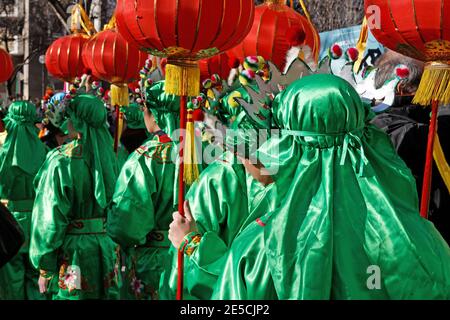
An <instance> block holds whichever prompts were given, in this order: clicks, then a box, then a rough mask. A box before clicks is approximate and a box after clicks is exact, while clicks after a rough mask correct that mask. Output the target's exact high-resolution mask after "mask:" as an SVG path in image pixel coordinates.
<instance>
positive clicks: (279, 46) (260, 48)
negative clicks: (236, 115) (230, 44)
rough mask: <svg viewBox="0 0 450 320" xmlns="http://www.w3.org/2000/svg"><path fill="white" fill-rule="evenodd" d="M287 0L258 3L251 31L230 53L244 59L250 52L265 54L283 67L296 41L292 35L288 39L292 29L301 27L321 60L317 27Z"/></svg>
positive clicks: (278, 65) (266, 58)
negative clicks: (288, 3) (286, 3)
mask: <svg viewBox="0 0 450 320" xmlns="http://www.w3.org/2000/svg"><path fill="white" fill-rule="evenodd" d="M285 2H286V1H283V0H266V2H265V3H263V4H261V5H259V6H257V7H256V10H255V18H254V21H253V26H252V29H251V31H250V33H249V34H248V35H247V37H246V38H245V39H244V41H243V42H242V43H241V44H240V45H238V46H237V47H235V48H233V49H232V50H230V51H229V52H228V53H229V55H230V56H234V57H237V58H239V59H240V60H241V61H242V60H243V59H244V58H245V57H247V56H262V57H263V58H264V59H265V60H268V61H271V62H272V63H274V64H275V65H276V66H277V67H278V68H279V69H280V70H283V68H284V66H285V64H286V54H287V52H288V50H289V49H290V48H291V43H292V42H293V41H292V39H291V40H290V39H288V34H289V31H290V30H292V28H294V27H298V28H299V29H302V30H303V31H304V36H305V40H304V43H305V44H307V45H308V46H309V47H310V48H311V49H312V50H313V56H314V58H315V60H317V59H318V56H319V52H320V38H319V34H318V33H317V30H316V29H315V28H314V26H313V25H312V24H311V23H310V22H309V21H308V19H306V18H305V17H303V16H302V15H301V14H300V13H298V12H296V11H295V10H294V9H291V8H290V7H288V6H286V5H285V4H284V3H285ZM290 42H291V43H290ZM294 42H295V41H294ZM294 45H295V44H294Z"/></svg>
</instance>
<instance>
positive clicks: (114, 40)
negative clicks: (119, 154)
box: [82, 18, 147, 151]
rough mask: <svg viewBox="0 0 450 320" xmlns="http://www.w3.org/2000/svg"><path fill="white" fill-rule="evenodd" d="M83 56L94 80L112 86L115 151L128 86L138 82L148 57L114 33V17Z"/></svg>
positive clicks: (84, 50) (89, 42)
mask: <svg viewBox="0 0 450 320" xmlns="http://www.w3.org/2000/svg"><path fill="white" fill-rule="evenodd" d="M82 57H83V62H84V64H85V65H86V67H87V68H88V69H89V70H91V71H92V74H93V76H94V77H96V78H98V79H101V80H104V81H107V82H109V83H111V105H112V106H114V107H115V108H116V112H117V121H118V122H117V130H116V136H115V142H114V148H115V150H116V151H117V148H118V143H119V140H120V135H121V132H122V129H123V113H122V112H121V111H120V107H126V106H128V105H129V94H128V89H129V87H128V84H129V83H134V82H135V81H138V80H139V79H140V76H139V72H140V70H141V69H142V67H143V66H144V64H145V61H146V59H147V54H146V53H145V52H142V51H140V50H139V49H138V48H137V47H136V46H135V45H134V44H131V43H129V42H128V41H127V40H125V38H124V37H123V36H122V35H121V34H120V33H119V32H117V30H116V26H115V19H114V18H113V19H112V20H111V21H110V23H109V24H108V25H106V26H105V30H103V31H101V32H99V33H97V34H96V35H95V36H94V37H92V38H91V39H90V40H89V41H88V42H87V43H86V45H85V46H84V49H83V53H82Z"/></svg>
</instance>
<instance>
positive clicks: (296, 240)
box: [213, 75, 450, 299]
mask: <svg viewBox="0 0 450 320" xmlns="http://www.w3.org/2000/svg"><path fill="white" fill-rule="evenodd" d="M273 117H274V120H275V122H276V123H277V125H278V126H279V128H281V129H282V131H281V135H279V136H278V137H277V136H272V137H271V138H270V139H269V140H268V142H267V144H266V145H264V146H262V147H261V149H260V150H259V154H258V157H259V160H260V161H261V162H262V163H263V164H264V165H265V167H266V169H267V170H268V171H269V172H271V171H272V168H274V167H277V168H278V173H276V174H275V173H274V179H275V183H276V184H277V185H278V188H279V189H281V188H283V189H286V190H287V191H286V196H285V197H284V199H283V200H282V201H281V205H280V206H278V207H277V208H276V210H273V211H272V212H270V213H268V214H267V215H265V216H263V217H262V218H260V219H257V220H256V221H255V222H253V223H252V224H250V225H249V226H248V227H247V228H246V229H245V230H244V231H243V232H242V233H241V234H240V236H239V237H238V238H236V239H235V241H234V242H233V245H232V247H231V249H230V252H229V255H228V258H227V262H226V266H225V268H224V270H223V273H222V274H221V276H220V278H219V280H218V282H217V285H216V287H215V289H214V293H213V298H215V299H448V298H450V249H449V247H448V245H447V244H446V243H445V241H444V240H443V238H442V237H441V235H440V234H439V233H438V231H437V230H436V229H435V227H434V226H433V225H432V223H430V222H429V221H427V220H425V219H423V218H421V217H420V215H419V213H418V199H417V193H416V192H415V182H414V178H413V176H412V174H411V172H410V170H409V169H408V168H407V167H406V165H405V163H404V162H403V161H402V160H401V159H400V158H399V156H398V155H397V154H396V152H395V150H394V148H393V146H392V144H391V143H390V141H389V137H388V136H387V135H386V134H384V133H383V132H382V131H380V130H378V129H377V128H375V127H374V126H373V125H371V124H370V123H369V121H370V120H371V118H372V113H371V111H370V109H369V108H368V106H365V105H363V103H362V102H361V99H360V98H359V96H358V94H357V93H356V91H355V90H354V89H353V88H352V87H351V86H350V85H349V84H348V83H347V82H346V81H344V80H342V79H340V78H337V77H335V76H330V75H314V76H309V77H305V78H303V79H301V80H298V81H296V82H294V83H293V84H292V85H290V86H289V87H288V88H287V89H286V90H285V91H283V92H282V93H281V94H280V95H278V96H277V98H276V99H275V101H274V104H273ZM273 150H279V152H276V153H275V152H273Z"/></svg>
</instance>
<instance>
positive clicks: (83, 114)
mask: <svg viewBox="0 0 450 320" xmlns="http://www.w3.org/2000/svg"><path fill="white" fill-rule="evenodd" d="M67 114H68V116H69V118H70V121H71V123H72V125H73V127H74V129H75V130H76V131H77V132H79V133H81V144H82V145H83V149H84V151H83V157H84V158H85V159H86V160H87V163H88V164H89V166H90V167H91V168H92V173H93V177H94V186H95V187H94V190H95V199H96V200H97V203H98V204H99V206H100V207H101V208H106V206H107V205H108V204H109V200H110V199H111V196H112V194H113V193H114V185H115V183H116V178H117V174H118V164H117V161H116V156H115V155H114V153H112V152H111V148H112V147H113V145H114V142H113V139H112V137H111V135H110V134H109V132H108V128H107V125H106V117H107V112H106V109H105V107H104V105H103V102H102V101H101V100H100V99H98V98H97V97H95V96H93V95H88V94H82V95H78V96H76V97H75V98H74V99H72V101H71V102H70V103H69V105H68V107H67Z"/></svg>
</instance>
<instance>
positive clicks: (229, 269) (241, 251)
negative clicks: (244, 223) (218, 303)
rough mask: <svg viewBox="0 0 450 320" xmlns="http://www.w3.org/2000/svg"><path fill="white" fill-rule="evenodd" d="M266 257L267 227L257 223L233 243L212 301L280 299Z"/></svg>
mask: <svg viewBox="0 0 450 320" xmlns="http://www.w3.org/2000/svg"><path fill="white" fill-rule="evenodd" d="M266 254H267V253H266V251H265V248H264V227H262V226H260V225H258V224H257V223H255V222H254V223H253V224H251V225H249V226H248V227H247V228H246V229H245V230H244V231H243V232H242V233H241V234H240V235H239V236H238V237H237V238H236V239H235V241H234V242H233V245H232V246H231V248H230V250H229V252H228V254H227V255H226V258H225V261H224V264H223V268H222V272H221V273H220V275H219V278H218V280H217V283H216V285H215V287H214V291H213V294H212V299H216V300H277V299H278V296H277V292H276V290H275V287H274V283H273V280H272V275H271V270H270V268H269V265H268V261H267V256H266Z"/></svg>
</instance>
